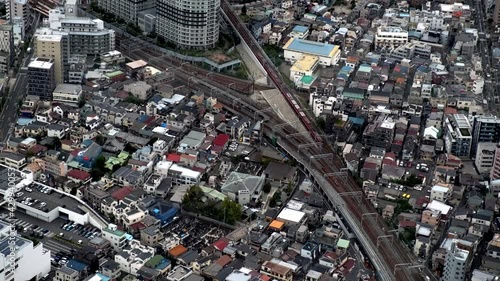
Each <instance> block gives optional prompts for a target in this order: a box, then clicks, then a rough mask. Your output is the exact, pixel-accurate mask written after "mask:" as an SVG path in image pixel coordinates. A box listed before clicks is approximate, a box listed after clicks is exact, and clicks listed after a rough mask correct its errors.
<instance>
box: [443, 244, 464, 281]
mask: <svg viewBox="0 0 500 281" xmlns="http://www.w3.org/2000/svg"><path fill="white" fill-rule="evenodd" d="M468 262H469V251H466V250H462V249H460V248H458V245H457V242H456V241H455V240H453V241H452V242H451V246H450V250H449V251H448V252H447V253H446V258H445V261H444V272H443V276H442V277H441V281H463V280H465V273H466V269H467V267H468Z"/></svg>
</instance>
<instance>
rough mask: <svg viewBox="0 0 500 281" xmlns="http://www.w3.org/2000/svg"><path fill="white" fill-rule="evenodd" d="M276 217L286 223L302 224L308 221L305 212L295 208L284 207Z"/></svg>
mask: <svg viewBox="0 0 500 281" xmlns="http://www.w3.org/2000/svg"><path fill="white" fill-rule="evenodd" d="M276 219H277V220H279V221H282V222H284V223H286V224H294V225H301V224H304V223H305V222H306V220H307V216H306V213H304V212H301V211H297V210H293V209H290V208H283V210H282V211H281V213H280V214H279V215H278V217H277V218H276Z"/></svg>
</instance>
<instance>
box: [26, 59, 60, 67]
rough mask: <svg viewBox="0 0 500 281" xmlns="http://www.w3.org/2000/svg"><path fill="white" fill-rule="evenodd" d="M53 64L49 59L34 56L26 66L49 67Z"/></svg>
mask: <svg viewBox="0 0 500 281" xmlns="http://www.w3.org/2000/svg"><path fill="white" fill-rule="evenodd" d="M53 65H54V64H53V63H52V60H50V59H42V58H36V59H35V60H34V61H32V62H30V64H28V68H39V69H50V68H51V67H52V66H53Z"/></svg>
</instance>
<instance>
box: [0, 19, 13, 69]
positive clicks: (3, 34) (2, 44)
mask: <svg viewBox="0 0 500 281" xmlns="http://www.w3.org/2000/svg"><path fill="white" fill-rule="evenodd" d="M13 63H14V33H13V30H12V25H10V24H6V23H3V24H0V73H2V74H5V73H6V72H7V71H9V69H10V66H11V65H12V64H13Z"/></svg>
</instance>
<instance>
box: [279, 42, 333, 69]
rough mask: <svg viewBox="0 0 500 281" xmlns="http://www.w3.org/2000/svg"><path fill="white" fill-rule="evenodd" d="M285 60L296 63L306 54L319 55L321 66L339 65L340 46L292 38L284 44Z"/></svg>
mask: <svg viewBox="0 0 500 281" xmlns="http://www.w3.org/2000/svg"><path fill="white" fill-rule="evenodd" d="M283 50H284V51H285V52H284V56H285V60H286V61H287V62H291V63H295V62H296V61H298V60H300V59H301V58H302V57H303V56H304V55H310V56H316V57H318V61H319V62H318V63H319V64H320V65H321V66H332V65H337V64H338V62H339V60H340V55H341V51H340V47H339V46H337V45H332V44H328V43H320V42H315V41H310V40H302V39H295V38H290V40H288V42H287V43H286V44H285V46H283Z"/></svg>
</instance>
